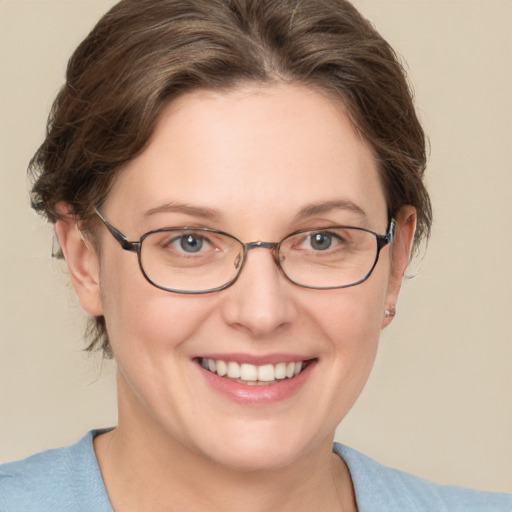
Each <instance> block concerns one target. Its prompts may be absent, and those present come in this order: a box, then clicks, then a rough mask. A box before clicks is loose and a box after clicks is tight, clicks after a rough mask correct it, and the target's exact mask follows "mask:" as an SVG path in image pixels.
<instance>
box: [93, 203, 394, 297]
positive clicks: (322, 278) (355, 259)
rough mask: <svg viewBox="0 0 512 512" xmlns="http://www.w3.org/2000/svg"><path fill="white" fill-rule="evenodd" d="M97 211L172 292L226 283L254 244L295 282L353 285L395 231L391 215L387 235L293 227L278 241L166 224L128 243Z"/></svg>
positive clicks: (151, 277) (150, 276)
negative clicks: (251, 239)
mask: <svg viewBox="0 0 512 512" xmlns="http://www.w3.org/2000/svg"><path fill="white" fill-rule="evenodd" d="M96 214H97V215H98V217H99V218H100V219H101V220H102V221H103V223H104V224H105V226H106V227H107V229H108V230H109V231H110V233H111V234H112V236H113V237H114V238H115V239H116V240H117V241H118V242H119V244H120V245H121V247H122V248H123V249H124V250H125V251H132V252H135V253H137V256H138V259H139V267H140V269H141V271H142V274H143V275H144V277H145V278H146V279H147V280H148V281H149V282H150V283H151V284H152V285H153V286H156V287H157V288H160V289H162V290H166V291H168V292H175V293H211V292H216V291H219V290H223V289H224V288H227V287H228V286H231V285H232V284H233V283H234V282H235V281H236V280H237V278H238V276H239V275H240V272H241V271H242V268H243V266H244V264H245V261H246V260H247V254H248V252H249V251H250V250H251V249H256V248H264V249H270V250H271V251H272V254H273V257H274V260H275V262H276V264H277V266H278V268H279V269H280V270H281V272H282V273H283V275H284V276H285V277H286V278H287V279H288V280H289V281H291V282H292V283H294V284H296V285H298V286H302V287H304V288H313V289H317V290H330V289H333V288H346V287H349V286H354V285H357V284H360V283H362V282H363V281H365V280H366V279H368V277H370V274H371V273H372V271H373V269H374V268H375V265H376V264H377V261H378V259H379V253H380V251H381V249H382V248H383V247H385V246H386V245H387V244H391V242H392V241H393V236H394V231H395V220H394V219H391V221H390V223H389V227H388V230H387V233H386V235H378V234H377V233H374V232H373V231H370V230H368V229H365V228H359V227H353V226H328V227H322V228H317V229H302V230H300V231H295V232H294V233H291V234H290V235H288V236H286V237H284V238H283V239H282V240H281V241H280V242H250V243H243V242H241V241H240V240H238V238H236V237H234V236H233V235H230V234H229V233H224V232H223V231H219V230H216V229H210V228H193V227H175V228H174V227H170V228H162V229H155V230H154V231H149V232H148V233H145V234H143V235H142V236H141V237H140V239H139V240H138V241H136V242H130V241H128V240H127V238H126V236H125V235H123V234H122V233H121V232H120V231H119V230H118V229H116V228H115V227H114V226H112V225H111V224H110V223H109V222H108V220H107V219H106V218H105V217H104V216H103V215H102V214H101V213H100V212H99V211H98V210H96Z"/></svg>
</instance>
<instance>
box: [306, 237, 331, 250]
mask: <svg viewBox="0 0 512 512" xmlns="http://www.w3.org/2000/svg"><path fill="white" fill-rule="evenodd" d="M309 240H310V244H311V247H312V248H313V249H315V250H317V251H325V250H326V249H329V248H330V247H331V245H332V235H331V234H330V233H313V234H311V236H310V239H309Z"/></svg>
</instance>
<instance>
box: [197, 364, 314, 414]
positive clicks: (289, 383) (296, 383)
mask: <svg viewBox="0 0 512 512" xmlns="http://www.w3.org/2000/svg"><path fill="white" fill-rule="evenodd" d="M315 365H316V360H315V361H311V362H309V363H308V365H307V366H306V368H304V370H302V372H300V373H299V374H298V375H297V376H295V377H293V378H291V379H282V380H275V381H272V382H271V383H269V384H256V385H250V384H241V383H240V382H237V381H235V380H233V379H229V378H226V377H219V376H218V375H217V374H216V373H212V372H210V371H208V370H205V369H204V368H203V367H202V366H201V365H199V364H198V367H199V368H200V370H201V371H202V374H203V375H204V377H205V379H206V381H207V382H208V384H209V385H210V386H211V387H212V388H213V389H214V390H215V391H216V392H218V393H220V394H222V395H224V396H225V397H227V398H229V399H230V400H233V401H234V402H238V403H240V404H244V405H271V404H274V403H278V402H281V401H283V400H286V399H287V398H290V397H292V396H293V395H295V394H296V393H298V392H299V390H300V389H301V388H302V386H303V385H304V383H305V382H306V380H307V379H308V378H309V376H310V374H311V372H312V370H313V367H314V366H315Z"/></svg>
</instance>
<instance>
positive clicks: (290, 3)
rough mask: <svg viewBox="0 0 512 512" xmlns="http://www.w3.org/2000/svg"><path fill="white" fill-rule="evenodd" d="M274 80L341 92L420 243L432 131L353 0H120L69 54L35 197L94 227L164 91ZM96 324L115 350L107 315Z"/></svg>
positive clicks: (426, 221) (427, 216) (168, 96)
mask: <svg viewBox="0 0 512 512" xmlns="http://www.w3.org/2000/svg"><path fill="white" fill-rule="evenodd" d="M278 81H285V82H290V83H295V84H302V85H306V86H310V87H315V88H317V89H320V90H322V91H325V92H327V93H329V94H330V95H331V96H334V97H337V98H340V100H341V101H342V102H343V104H344V105H345V108H346V110H347V111H348V114H349V115H350V117H351V119H352V122H353V123H354V126H355V127H356V129H357V130H358V131H359V133H360V134H361V135H362V137H363V138H364V139H365V140H366V141H368V142H369V143H370V145H371V147H372V148H373V150H374V153H375V157H376V159H377V162H378V165H379V170H380V175H381V181H382V184H383V188H384V191H385V194H386V200H387V205H388V210H389V215H390V216H393V215H394V214H395V213H396V212H397V211H398V210H399V209H400V208H401V207H402V206H404V205H412V206H414V207H415V208H416V209H417V216H418V218H417V222H418V224H417V232H416V240H415V242H416V247H417V245H418V244H419V242H420V241H421V240H422V239H424V238H427V237H428V235H429V231H430V225H431V206H430V201H429V197H428V194H427V191H426V189H425V187H424V185H423V182H422V178H423V173H424V170H425V165H426V151H425V136H424V133H423V130H422V128H421V126H420V123H419V121H418V119H417V116H416V113H415V110H414V105H413V100H412V94H411V91H410V88H409V86H408V83H407V79H406V75H405V72H404V70H403V68H402V66H401V64H400V62H399V60H398V59H397V57H396V55H395V53H394V51H393V50H392V48H391V47H390V46H389V44H388V43H387V42H386V41H385V40H384V39H383V38H382V37H381V36H380V35H379V34H378V33H377V32H376V30H375V29H374V28H373V27H372V25H371V24H370V23H369V22H368V21H367V20H366V19H364V18H363V17H362V16H361V15H360V14H359V13H358V11H357V10H356V9H355V8H354V7H353V6H352V5H351V4H350V3H349V2H348V1H346V0H122V1H121V2H119V3H118V4H117V5H115V6H114V7H113V8H112V9H111V10H110V11H109V12H108V13H107V14H106V15H105V16H103V18H102V19H101V20H100V21H99V22H98V24H97V25H96V27H95V28H94V29H93V30H92V32H91V33H90V34H89V35H88V36H87V37H86V39H85V40H84V41H83V42H82V43H81V44H80V46H79V47H78V48H77V50H76V51H75V53H74V54H73V56H72V57H71V59H70V61H69V64H68V69H67V76H66V83H65V84H64V86H63V87H62V89H61V91H60V92H59V94H58V96H57V98H56V100H55V102H54V104H53V108H52V111H51V113H50V116H49V121H48V128H47V136H46V139H45V141H44V142H43V144H42V145H41V147H40V148H39V150H38V151H37V153H36V154H35V156H34V158H33V159H32V161H31V163H30V167H29V170H30V172H31V173H32V175H33V177H34V185H33V189H32V205H33V208H34V209H35V210H37V211H38V212H41V213H43V214H44V215H45V216H46V217H47V218H48V219H49V220H50V221H51V222H55V221H56V220H57V219H58V213H57V211H56V205H57V203H58V202H59V201H65V202H66V203H68V204H69V205H70V206H71V208H72V210H73V213H74V214H75V215H76V217H77V218H78V219H80V220H81V221H82V222H83V223H84V225H85V227H87V226H88V225H90V223H91V220H92V218H93V209H94V207H96V206H99V205H100V204H101V203H102V202H103V201H104V199H105V197H106V196H107V194H108V191H109V188H110V186H111V184H112V182H113V179H114V177H115V176H116V173H117V172H118V171H119V170H120V169H121V168H122V167H123V165H124V164H126V163H127V162H129V161H130V160H132V159H133V158H134V157H135V156H136V155H137V154H138V153H140V152H141V151H142V150H143V149H144V147H145V145H146V144H147V142H148V140H149V138H150V136H151V134H152V132H153V130H154V128H155V126H156V123H157V121H158V118H159V114H160V112H161V111H162V109H163V107H164V106H165V105H167V104H168V103H169V101H171V100H172V99H173V98H176V96H177V95H180V94H183V93H185V92H187V91H191V90H193V89H197V88H210V89H228V88H232V87H236V86H237V85H238V84H243V83H246V82H258V83H272V82H278ZM90 336H91V342H90V344H89V347H88V349H93V348H95V347H100V348H103V350H104V352H105V354H106V355H107V356H108V355H110V346H109V341H108V336H107V332H106V329H105V322H104V318H103V317H99V318H96V319H95V323H94V324H92V325H91V327H90Z"/></svg>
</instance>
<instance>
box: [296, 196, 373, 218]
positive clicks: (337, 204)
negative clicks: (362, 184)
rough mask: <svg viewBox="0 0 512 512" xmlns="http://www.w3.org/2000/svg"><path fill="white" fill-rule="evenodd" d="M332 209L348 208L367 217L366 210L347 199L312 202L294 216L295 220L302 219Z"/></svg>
mask: <svg viewBox="0 0 512 512" xmlns="http://www.w3.org/2000/svg"><path fill="white" fill-rule="evenodd" d="M332 210H348V211H351V212H354V213H357V214H358V215H359V216H361V217H363V218H365V219H366V218H367V217H368V216H367V214H366V212H365V211H364V210H363V209H362V208H361V207H360V206H358V205H357V204H356V203H353V202H352V201H348V200H334V201H324V202H321V203H313V204H310V205H308V206H306V207H304V208H302V209H301V210H300V211H299V212H298V213H297V215H296V216H295V218H296V219H297V220H302V219H305V218H307V217H312V216H314V215H319V214H322V213H328V212H331V211H332Z"/></svg>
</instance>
